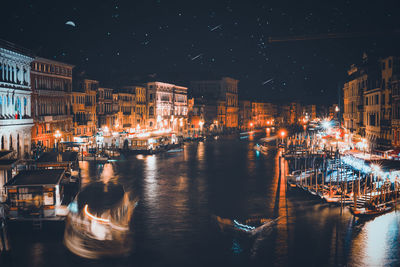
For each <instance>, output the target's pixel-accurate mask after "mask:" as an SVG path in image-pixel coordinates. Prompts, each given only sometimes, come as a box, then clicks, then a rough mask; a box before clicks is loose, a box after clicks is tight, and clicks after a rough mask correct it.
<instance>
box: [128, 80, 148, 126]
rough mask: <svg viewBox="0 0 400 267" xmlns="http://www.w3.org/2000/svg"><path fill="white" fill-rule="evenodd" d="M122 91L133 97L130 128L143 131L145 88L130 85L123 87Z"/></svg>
mask: <svg viewBox="0 0 400 267" xmlns="http://www.w3.org/2000/svg"><path fill="white" fill-rule="evenodd" d="M122 90H124V91H125V92H129V93H130V94H133V95H134V103H133V105H134V112H133V113H134V118H133V120H132V128H139V129H145V128H146V121H147V107H146V106H147V101H146V97H147V96H146V88H145V87H144V86H137V85H131V86H124V87H123V88H122Z"/></svg>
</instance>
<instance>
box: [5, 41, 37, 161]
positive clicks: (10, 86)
mask: <svg viewBox="0 0 400 267" xmlns="http://www.w3.org/2000/svg"><path fill="white" fill-rule="evenodd" d="M32 61H33V57H32V55H31V52H30V51H29V50H27V49H24V48H21V47H18V46H16V45H15V44H13V43H9V42H6V41H0V150H12V151H15V152H16V156H17V157H18V158H22V157H23V156H25V154H27V153H30V151H31V128H32V126H33V120H32V117H31V93H32V91H31V79H30V71H31V66H30V64H31V62H32Z"/></svg>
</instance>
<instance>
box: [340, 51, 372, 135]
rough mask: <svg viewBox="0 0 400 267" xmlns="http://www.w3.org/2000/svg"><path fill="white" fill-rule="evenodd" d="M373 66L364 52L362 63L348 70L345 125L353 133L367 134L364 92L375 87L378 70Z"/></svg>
mask: <svg viewBox="0 0 400 267" xmlns="http://www.w3.org/2000/svg"><path fill="white" fill-rule="evenodd" d="M373 67H374V66H373V65H371V64H369V62H368V57H367V55H365V54H364V55H363V61H362V63H361V64H359V65H356V64H353V65H351V67H350V69H349V70H348V71H347V75H348V77H347V81H346V82H345V83H344V86H343V126H344V127H345V128H346V129H348V130H349V131H350V133H353V134H358V135H362V136H364V135H365V127H364V102H363V101H364V99H363V94H364V91H365V90H367V88H371V87H374V85H373V83H374V82H373V80H375V79H376V78H377V72H376V71H375V69H374V68H373Z"/></svg>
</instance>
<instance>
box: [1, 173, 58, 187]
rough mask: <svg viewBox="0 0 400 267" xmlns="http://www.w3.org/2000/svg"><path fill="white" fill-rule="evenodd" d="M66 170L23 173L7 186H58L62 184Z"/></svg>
mask: <svg viewBox="0 0 400 267" xmlns="http://www.w3.org/2000/svg"><path fill="white" fill-rule="evenodd" d="M64 171H65V170H64V169H53V170H29V171H21V172H20V173H18V174H17V175H16V176H15V177H14V178H13V179H11V180H10V181H9V182H8V183H7V184H6V185H5V186H6V187H7V186H24V185H27V186H30V185H56V184H58V183H59V182H60V180H61V178H62V175H63V174H64Z"/></svg>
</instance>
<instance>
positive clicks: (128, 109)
mask: <svg viewBox="0 0 400 267" xmlns="http://www.w3.org/2000/svg"><path fill="white" fill-rule="evenodd" d="M113 103H114V105H116V107H115V108H116V109H115V110H114V111H115V112H116V121H115V124H114V128H115V130H116V131H121V130H125V131H129V130H130V128H135V127H136V123H135V122H136V120H135V94H133V93H132V92H130V91H129V90H120V91H119V92H115V93H114V94H113Z"/></svg>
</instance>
